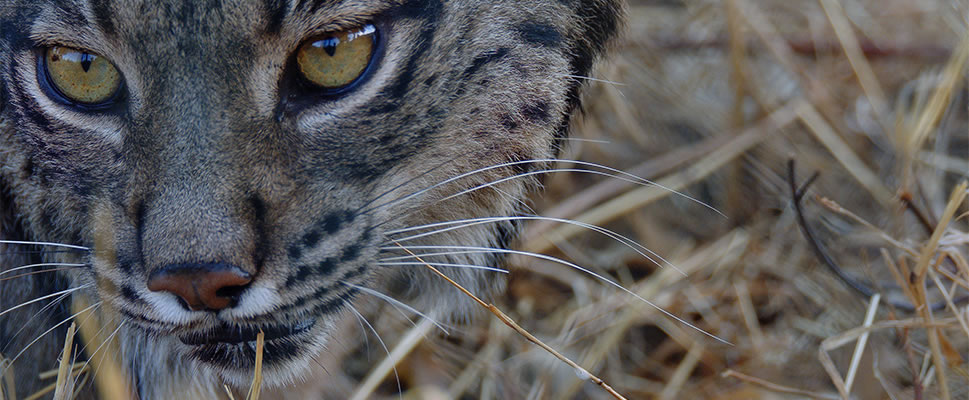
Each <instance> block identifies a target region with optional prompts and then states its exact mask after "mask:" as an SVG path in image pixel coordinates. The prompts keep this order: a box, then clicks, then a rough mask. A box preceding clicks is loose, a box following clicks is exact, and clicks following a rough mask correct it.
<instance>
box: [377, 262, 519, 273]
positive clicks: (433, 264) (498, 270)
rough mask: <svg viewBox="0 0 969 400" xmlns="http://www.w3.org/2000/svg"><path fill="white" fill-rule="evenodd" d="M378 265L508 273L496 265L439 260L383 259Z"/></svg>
mask: <svg viewBox="0 0 969 400" xmlns="http://www.w3.org/2000/svg"><path fill="white" fill-rule="evenodd" d="M377 265H388V266H396V265H417V266H421V265H430V266H432V267H451V268H466V269H477V270H482V271H492V272H498V273H502V274H507V273H508V270H507V269H502V268H496V267H488V266H484V265H471V264H454V263H438V262H426V263H424V262H416V261H414V262H383V261H378V262H377Z"/></svg>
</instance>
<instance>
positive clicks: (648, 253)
mask: <svg viewBox="0 0 969 400" xmlns="http://www.w3.org/2000/svg"><path fill="white" fill-rule="evenodd" d="M503 221H551V222H558V223H562V224H569V225H575V226H579V227H582V228H585V229H589V230H591V231H594V232H598V233H600V234H602V235H605V236H607V237H609V238H610V239H613V240H615V241H617V242H619V243H622V244H623V245H625V246H626V247H628V248H630V249H632V250H633V251H635V252H636V253H638V254H639V255H641V256H643V258H645V259H647V260H649V261H651V262H653V263H654V264H656V265H663V264H666V265H668V266H670V267H671V268H673V269H674V270H676V271H677V272H679V273H680V274H682V275H683V276H686V273H685V272H683V270H681V269H680V268H679V267H677V266H676V265H675V264H673V263H672V262H670V261H669V260H667V259H666V258H664V257H663V256H661V255H659V254H658V253H656V252H655V251H653V250H650V249H649V248H648V247H646V246H643V245H641V244H639V243H638V242H636V241H635V240H632V239H630V238H628V237H626V236H623V235H622V234H619V233H616V232H614V231H612V230H609V229H606V228H603V227H601V226H598V225H594V224H587V223H585V222H581V221H576V220H572V219H563V218H554V217H543V216H538V215H521V216H507V217H483V218H470V219H463V220H454V221H447V222H439V223H434V224H427V225H421V226H414V227H410V228H403V229H398V230H394V231H389V232H387V235H394V234H397V233H404V232H410V231H415V230H420V229H428V228H437V227H441V226H448V227H447V228H442V229H436V230H433V231H430V232H422V233H419V234H416V235H411V236H407V237H403V238H400V239H395V240H394V241H396V242H406V241H409V240H414V239H418V238H422V237H426V236H431V235H436V234H439V233H444V232H449V231H452V230H457V229H462V228H467V227H471V226H475V225H481V224H490V223H495V222H503ZM449 225H450V226H449ZM453 225H457V226H453ZM391 243H392V242H386V243H384V245H390V244H391ZM644 252H645V253H644ZM653 257H656V258H658V259H659V261H662V262H658V261H657V260H656V259H654V258H653Z"/></svg>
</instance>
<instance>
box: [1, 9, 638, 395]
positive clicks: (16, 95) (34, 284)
mask: <svg viewBox="0 0 969 400" xmlns="http://www.w3.org/2000/svg"><path fill="white" fill-rule="evenodd" d="M620 9H621V6H620V4H619V2H618V1H615V0H495V1H475V0H372V1H356V0H315V1H310V0H259V1H256V0H250V1H242V0H203V1H174V0H8V1H3V2H2V3H0V107H2V109H0V118H2V119H0V239H3V240H30V241H44V242H58V243H66V244H73V245H79V246H84V247H88V248H91V249H92V250H91V251H90V252H77V251H66V249H54V250H61V251H59V252H55V251H50V250H52V249H51V248H50V247H36V246H35V247H24V246H17V245H2V244H0V267H2V269H8V268H12V267H18V266H21V265H28V264H36V263H43V262H55V261H57V262H73V263H81V264H85V266H84V267H82V268H71V269H67V270H66V271H60V272H58V273H57V274H56V275H55V274H51V273H40V274H36V275H29V276H23V277H19V278H17V279H8V280H0V310H7V309H9V308H11V307H13V306H15V305H18V304H21V303H22V302H24V301H27V300H31V299H34V298H37V297H39V296H43V295H45V294H50V293H54V292H56V291H58V290H65V289H70V288H79V287H83V289H79V290H78V291H76V292H74V294H83V295H84V296H87V297H88V298H89V299H91V301H94V302H101V306H100V307H99V311H100V312H102V313H104V314H106V315H111V316H114V317H115V318H116V320H117V321H123V324H122V328H121V329H120V331H119V334H118V336H119V339H120V342H121V347H122V350H123V359H124V364H125V365H124V367H125V368H126V369H127V370H128V371H129V373H130V374H131V376H132V385H133V387H135V388H136V390H137V391H138V392H139V394H140V395H141V398H143V399H152V398H166V397H168V398H170V396H172V394H173V393H176V392H175V390H182V389H185V390H188V389H186V388H192V389H191V390H193V391H196V392H197V393H202V394H204V395H206V396H208V395H211V396H216V395H217V394H218V395H221V393H222V383H223V382H224V383H227V384H229V385H230V386H233V387H235V388H244V387H246V385H247V382H248V380H249V379H250V376H251V366H252V357H251V356H252V351H251V349H250V348H249V347H247V346H245V345H240V346H236V347H233V348H231V349H230V348H228V347H230V346H222V347H219V346H189V345H186V344H184V343H183V342H182V341H180V340H179V339H178V337H180V336H181V337H185V336H191V335H193V334H195V333H197V332H202V331H205V330H207V329H213V327H215V326H218V325H219V324H230V325H231V326H236V327H240V329H242V328H247V329H250V328H251V329H255V328H263V327H270V326H294V325H296V324H301V323H305V322H306V321H311V322H312V327H311V329H310V331H309V332H308V333H307V334H304V335H299V337H295V338H284V339H280V340H277V341H270V342H268V343H267V352H266V355H267V358H266V366H265V368H266V370H265V371H266V385H267V386H269V387H272V388H275V390H277V392H278V393H282V395H283V396H284V395H285V393H286V390H287V388H289V387H290V385H292V382H295V381H299V380H301V379H303V378H305V377H306V376H308V375H310V374H312V373H311V372H308V371H309V370H311V369H312V368H313V367H314V364H313V363H312V362H311V359H312V358H314V357H319V356H320V354H321V352H322V351H323V350H322V349H323V348H324V346H326V345H328V344H330V345H331V346H332V345H333V344H332V343H333V341H332V340H329V339H330V338H331V336H332V335H334V334H335V332H336V329H337V327H338V326H339V325H340V321H342V320H343V319H344V318H345V317H347V316H348V315H349V316H350V317H349V318H353V317H352V313H351V312H350V311H348V307H349V305H352V304H353V303H354V301H355V299H357V298H358V297H360V296H361V293H360V291H359V289H356V287H357V286H363V287H368V288H374V289H376V290H379V291H381V292H386V293H390V294H392V295H394V296H395V297H397V298H399V299H402V300H406V301H407V302H409V303H410V304H412V305H414V306H415V307H416V308H418V309H425V310H427V309H432V308H436V309H441V308H446V309H447V310H449V311H450V312H454V313H460V312H462V310H463V308H464V307H466V306H467V301H466V300H464V299H463V297H461V296H459V295H458V293H457V292H456V291H454V290H453V288H450V287H448V286H446V284H444V283H442V282H441V280H440V279H436V278H433V277H431V276H429V275H427V273H425V272H423V269H420V268H403V267H387V266H380V265H378V264H377V260H378V259H380V258H381V257H386V256H388V254H391V255H397V256H399V255H402V254H406V253H402V252H400V251H395V250H393V249H386V248H387V247H390V246H393V242H392V239H393V237H392V236H389V235H388V234H387V232H389V231H392V230H394V229H399V228H405V227H410V226H417V225H422V224H427V223H432V222H438V221H451V220H458V219H464V218H475V217H487V216H505V215H514V214H516V212H517V210H518V209H519V208H520V204H521V199H522V198H523V197H524V196H525V194H526V193H527V191H528V189H529V187H530V186H531V185H532V184H533V183H534V182H533V179H512V180H508V181H504V182H501V183H500V184H497V185H495V186H493V187H489V188H485V189H482V190H477V191H474V192H471V193H468V194H464V195H461V196H457V197H454V198H451V199H447V200H442V199H445V198H447V197H448V196H450V195H452V194H454V193H458V192H461V191H462V190H466V189H469V188H473V187H476V186H478V185H482V184H486V183H489V182H493V181H495V180H499V179H501V178H503V177H508V176H512V175H515V174H521V173H527V172H529V171H533V170H536V169H540V168H546V167H547V165H546V163H542V162H538V163H520V164H513V165H508V166H505V167H499V168H490V169H487V168H488V167H490V166H494V165H500V164H506V163H514V162H518V161H522V160H543V159H548V158H550V157H552V156H554V155H555V153H556V149H557V145H558V143H557V141H556V139H557V138H559V137H561V136H563V135H565V134H566V130H567V127H568V121H569V116H570V115H571V114H573V112H574V111H575V110H576V108H577V107H578V103H579V89H580V84H581V80H580V79H577V78H576V77H581V76H587V75H589V73H590V69H591V67H592V65H593V62H594V60H595V59H596V58H597V57H598V56H599V54H600V53H601V52H602V51H603V48H604V47H605V46H606V44H607V43H608V41H609V39H610V38H611V37H612V36H613V35H614V34H615V33H616V31H617V29H618V25H619V15H620V11H621V10H620ZM362 23H373V24H374V25H375V26H377V28H378V29H379V40H378V46H377V53H376V55H375V57H377V59H376V61H375V64H374V66H373V69H372V71H371V72H370V74H369V75H368V77H366V78H365V80H364V81H363V82H362V83H361V84H359V85H358V86H356V87H355V88H354V89H353V90H352V91H350V92H347V93H345V94H341V95H339V96H335V97H325V98H320V97H318V96H313V95H312V94H308V93H305V92H303V91H301V90H300V88H299V86H298V85H295V84H293V83H292V81H291V78H290V76H291V75H292V74H293V68H294V67H293V63H292V60H293V53H294V51H295V49H296V48H297V47H298V46H299V45H300V44H301V43H303V42H304V41H305V40H307V38H309V37H312V36H313V35H316V34H320V33H323V32H327V31H334V30H340V29H346V28H352V27H355V26H359V25H360V24H362ZM51 45H62V46H70V47H77V48H84V49H89V50H91V51H94V52H96V53H98V54H101V55H103V56H105V57H107V58H109V59H110V60H111V61H112V62H113V63H114V64H115V65H116V66H117V67H118V69H119V71H120V72H121V74H122V75H123V76H124V80H125V87H124V89H123V90H124V92H123V95H124V99H123V101H119V102H117V103H116V104H115V105H113V106H111V107H110V108H108V109H105V110H98V111H96V112H90V111H87V110H80V109H77V108H72V107H67V106H64V105H61V104H58V103H56V102H54V101H52V100H51V99H50V98H48V96H47V95H45V93H44V92H43V91H42V89H41V88H40V84H39V81H40V79H39V78H38V62H37V58H38V56H39V54H41V49H42V48H44V47H45V46H51ZM480 169H485V170H483V171H481V172H478V173H475V174H472V175H468V176H466V177H463V178H460V179H455V180H453V181H448V179H449V178H453V177H458V176H461V175H462V174H466V173H468V172H470V171H476V170H480ZM441 182H447V183H446V184H443V185H436V184H438V183H441ZM427 188H430V190H427V191H421V190H423V189H427ZM516 231H517V227H516V226H514V224H512V223H509V222H504V223H499V224H480V225H477V226H474V227H470V228H466V229H459V230H454V231H449V232H446V233H444V234H440V235H433V236H428V237H427V238H422V239H420V240H416V241H412V242H408V245H438V246H442V245H445V246H446V245H461V246H479V247H503V246H505V245H507V242H508V240H510V239H511V238H512V237H514V232H516ZM382 248H383V250H382ZM498 258H499V257H497V256H496V255H495V254H491V253H472V254H458V255H450V256H447V257H439V258H437V259H436V261H438V262H447V263H455V264H470V265H496V264H498V263H500V260H499V259H498ZM186 262H193V263H214V262H218V263H226V264H231V265H235V266H238V267H239V268H241V269H243V270H245V271H246V272H248V273H251V274H252V275H253V276H254V277H255V278H254V281H253V282H252V283H251V284H250V285H249V286H247V287H246V289H245V291H244V292H243V293H242V294H241V295H240V297H239V299H238V303H237V304H236V305H235V306H234V307H231V308H229V309H226V310H223V311H221V312H218V313H214V312H192V311H189V310H187V309H186V308H184V307H183V306H180V304H179V303H178V302H177V301H176V299H175V297H174V296H172V295H171V294H168V293H159V292H151V291H149V290H148V289H147V287H146V279H147V277H148V275H149V274H150V273H151V272H152V271H155V270H157V269H158V268H161V267H162V266H164V265H169V264H172V263H186ZM445 270H446V272H447V273H448V274H449V275H450V276H452V277H454V278H456V280H458V281H459V282H460V283H461V284H463V285H465V286H466V287H468V288H470V289H473V290H474V291H476V292H478V293H481V294H487V293H494V291H495V290H496V289H497V288H498V287H499V286H500V282H498V281H497V280H496V279H494V274H493V273H490V272H487V271H475V270H471V269H467V268H450V269H448V268H445ZM46 304H47V302H39V303H37V304H32V305H31V306H29V307H23V308H20V309H18V310H16V311H14V312H9V313H7V314H5V315H3V316H0V353H3V354H4V355H6V356H8V357H11V356H12V355H13V354H16V353H17V352H18V351H19V349H21V348H24V347H25V346H26V345H27V343H29V341H30V340H32V339H33V338H34V337H36V335H37V334H38V333H39V332H43V330H42V329H41V328H43V329H47V328H49V327H51V326H54V325H55V324H56V323H57V322H60V321H61V320H63V319H64V318H66V317H67V316H68V314H69V309H68V307H66V306H64V304H67V302H66V301H62V302H55V304H56V306H55V307H54V310H53V312H52V311H50V310H42V307H43V306H44V305H46ZM24 321H26V323H25V322H24ZM25 325H26V328H27V329H24V330H23V331H22V332H21V331H20V329H21V327H24V326H25ZM65 326H66V325H62V326H61V327H60V329H55V330H54V332H53V333H50V334H48V335H46V336H45V337H44V338H42V340H41V341H40V342H38V343H37V344H36V345H35V346H33V347H32V349H30V350H29V351H27V352H26V353H25V355H24V356H23V357H22V358H21V360H23V361H18V363H17V368H16V373H17V375H18V381H19V382H21V384H20V387H21V393H23V392H29V391H30V390H31V389H33V388H37V387H39V385H40V383H39V382H36V379H35V377H36V373H37V372H38V371H40V370H45V369H49V368H52V367H53V366H54V364H55V363H56V356H55V354H56V352H57V350H58V349H60V346H59V345H58V344H57V342H58V340H63V330H62V329H63V328H64V327H65ZM35 331H38V332H35ZM28 360H29V361H28ZM293 390H295V389H293ZM294 393H295V392H294Z"/></svg>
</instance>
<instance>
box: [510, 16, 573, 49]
mask: <svg viewBox="0 0 969 400" xmlns="http://www.w3.org/2000/svg"><path fill="white" fill-rule="evenodd" d="M514 29H515V31H516V32H518V34H519V35H521V37H522V40H524V41H525V42H526V43H532V44H537V45H540V46H545V47H558V46H559V45H560V44H562V33H560V32H559V31H558V29H555V27H554V26H552V25H548V24H543V23H539V22H523V23H520V24H518V25H516V26H515V28H514Z"/></svg>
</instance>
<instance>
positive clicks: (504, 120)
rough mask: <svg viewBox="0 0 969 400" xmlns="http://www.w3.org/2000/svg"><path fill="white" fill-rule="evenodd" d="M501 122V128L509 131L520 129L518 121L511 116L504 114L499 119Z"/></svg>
mask: <svg viewBox="0 0 969 400" xmlns="http://www.w3.org/2000/svg"><path fill="white" fill-rule="evenodd" d="M498 119H499V120H500V121H501V126H504V127H505V129H507V130H509V131H510V130H513V129H515V128H517V127H518V121H515V119H514V118H512V117H511V115H508V114H504V115H502V116H501V117H499V118H498Z"/></svg>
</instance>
